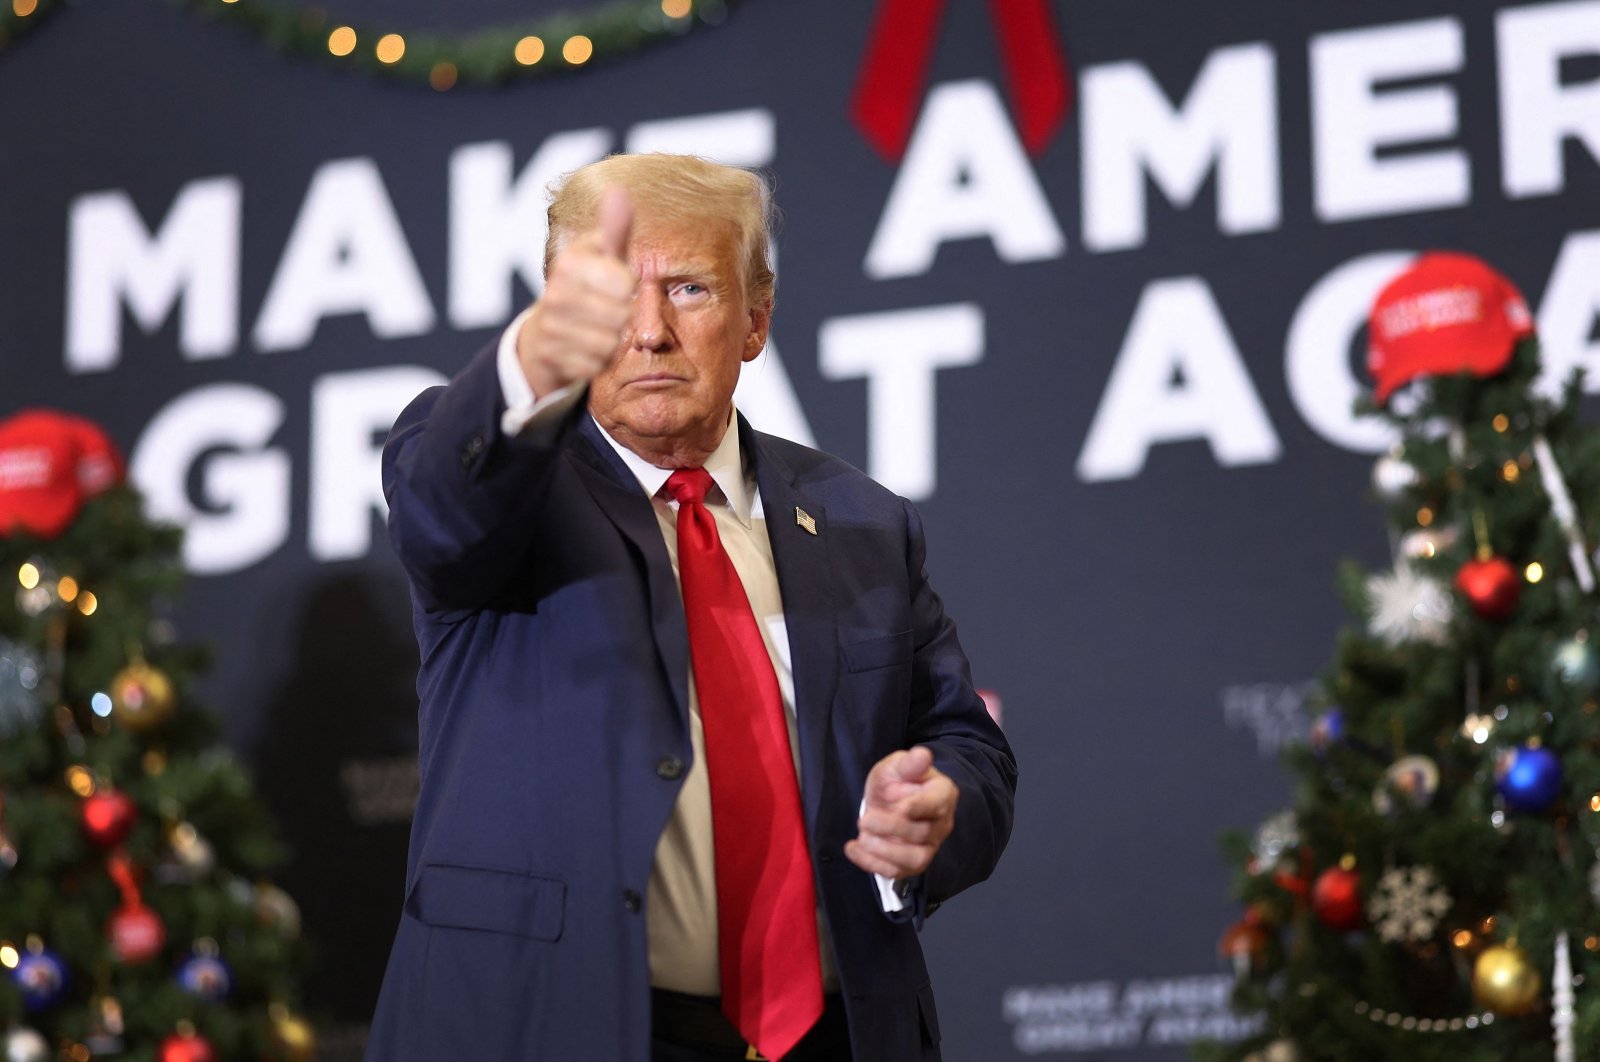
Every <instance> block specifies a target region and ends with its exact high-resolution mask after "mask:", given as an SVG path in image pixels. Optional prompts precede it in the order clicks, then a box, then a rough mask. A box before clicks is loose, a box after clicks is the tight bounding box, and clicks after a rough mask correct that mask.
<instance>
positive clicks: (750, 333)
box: [589, 216, 772, 466]
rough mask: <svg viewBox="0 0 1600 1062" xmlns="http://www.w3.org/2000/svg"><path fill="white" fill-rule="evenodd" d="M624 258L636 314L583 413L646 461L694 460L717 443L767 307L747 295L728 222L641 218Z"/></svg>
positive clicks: (756, 348)
mask: <svg viewBox="0 0 1600 1062" xmlns="http://www.w3.org/2000/svg"><path fill="white" fill-rule="evenodd" d="M627 258H628V264H629V266H630V267H631V268H632V269H633V272H634V274H635V275H636V276H637V277H638V278H639V292H638V296H637V298H636V300H635V304H634V312H633V319H632V321H631V322H630V323H629V326H628V328H627V330H626V331H624V332H623V334H622V344H621V348H620V349H619V350H618V352H617V357H616V360H615V361H613V362H612V363H611V364H610V365H609V366H608V367H607V368H606V370H605V371H604V372H602V373H600V375H598V376H596V377H595V378H594V380H593V381H591V383H590V385H589V409H590V411H591V412H592V413H593V414H594V417H595V419H596V420H597V421H599V422H600V425H601V426H602V427H604V428H605V429H606V430H607V431H608V432H610V433H611V435H612V436H613V437H614V438H615V439H616V440H617V441H618V442H620V443H622V444H623V445H624V446H626V447H628V448H629V449H630V450H633V451H634V452H636V453H639V454H640V455H641V456H643V457H645V458H646V459H652V460H655V462H656V463H657V464H660V465H663V466H668V465H672V464H678V463H688V464H699V463H700V462H701V461H703V460H704V458H705V457H706V456H707V455H709V453H710V452H711V451H712V450H714V449H715V448H716V445H717V443H718V442H720V441H721V439H722V434H723V432H724V431H725V430H726V428H727V426H728V416H729V412H730V410H731V408H732V402H733V389H734V385H736V384H737V383H738V382H739V366H740V365H741V364H742V363H744V362H746V361H749V360H751V359H752V358H754V357H755V356H756V355H758V354H760V353H761V349H762V347H763V346H765V344H766V341H767V327H768V325H769V324H770V322H771V317H772V308H771V306H770V305H766V306H752V305H751V304H750V302H749V299H748V297H747V296H746V294H745V291H744V283H743V276H744V268H743V263H742V262H741V261H739V259H738V255H737V245H736V243H735V240H734V229H733V226H732V225H731V224H727V223H716V222H706V223H703V224H681V223H680V224H671V223H654V222H652V221H651V220H650V218H649V217H648V216H644V217H639V218H636V219H635V221H634V226H633V231H632V236H631V237H630V239H629V241H628V249H627ZM696 455H698V456H696Z"/></svg>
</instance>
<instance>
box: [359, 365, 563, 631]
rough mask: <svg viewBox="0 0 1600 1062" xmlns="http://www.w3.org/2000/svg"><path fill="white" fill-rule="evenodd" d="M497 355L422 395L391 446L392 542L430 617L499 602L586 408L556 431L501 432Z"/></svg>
mask: <svg viewBox="0 0 1600 1062" xmlns="http://www.w3.org/2000/svg"><path fill="white" fill-rule="evenodd" d="M495 355H496V348H495V347H494V346H493V345H491V346H489V347H487V348H486V349H484V350H483V351H480V352H479V353H478V355H477V356H475V357H474V358H473V359H472V361H471V362H470V363H468V365H467V367H466V368H465V369H463V370H462V371H461V373H460V374H459V375H457V376H456V378H455V379H454V380H452V381H451V382H450V383H449V384H448V385H446V386H444V387H433V388H429V389H428V390H426V391H424V392H423V393H422V394H420V395H418V396H417V398H416V399H414V400H413V401H412V402H411V404H410V405H409V406H407V407H406V408H405V410H404V411H403V412H402V413H401V414H400V417H399V419H398V420H397V421H396V422H395V425H394V428H393V429H392V430H391V431H390V433H389V438H388V441H387V442H385V444H384V447H383V494H384V498H385V499H386V500H387V501H388V503H389V540H390V541H391V542H392V543H393V545H394V549H395V553H396V554H397V555H398V556H399V558H400V562H401V564H402V565H404V567H405V569H406V573H407V574H408V575H409V576H410V577H411V582H412V585H413V586H414V587H415V588H416V590H417V592H418V595H419V597H420V599H421V600H422V602H423V603H424V605H425V606H426V607H428V608H429V609H430V610H435V611H442V610H448V609H457V608H475V607H478V606H481V605H483V604H485V603H486V602H488V601H489V600H491V599H492V598H493V597H494V596H495V594H496V593H497V592H498V590H499V589H500V588H501V587H503V586H504V585H505V581H506V576H507V575H508V574H509V573H510V572H511V571H512V570H513V569H514V568H515V567H516V566H517V565H518V564H519V563H520V562H521V561H522V559H523V556H524V553H525V551H526V549H527V544H528V542H529V540H530V538H531V536H530V535H529V533H528V529H529V528H530V527H533V526H534V521H536V520H537V519H538V514H539V510H540V507H541V506H542V504H543V502H544V499H545V497H546V494H547V491H546V487H547V486H548V484H549V481H550V478H551V476H552V475H553V474H554V471H555V468H556V464H557V462H558V461H559V447H560V443H561V440H562V439H563V438H564V436H565V434H566V433H567V432H568V431H570V430H571V428H572V426H573V424H574V423H576V419H577V417H579V416H582V415H583V408H584V403H583V402H578V403H576V404H575V405H574V407H573V409H572V410H571V411H570V412H569V413H568V414H567V415H566V416H565V417H563V418H562V419H561V420H560V422H559V423H556V424H553V425H551V426H550V427H549V429H548V430H544V431H534V432H525V433H523V434H521V435H517V436H508V435H506V434H505V433H504V432H502V431H501V428H500V420H501V415H502V414H503V413H504V412H505V399H504V397H503V395H502V392H501V387H500V380H499V375H498V372H497V366H496V358H495Z"/></svg>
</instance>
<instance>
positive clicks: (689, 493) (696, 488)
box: [667, 468, 711, 505]
mask: <svg viewBox="0 0 1600 1062" xmlns="http://www.w3.org/2000/svg"><path fill="white" fill-rule="evenodd" d="M710 489H711V473H710V472H707V471H706V470H705V469H703V468H680V469H678V470H677V471H676V472H674V473H673V474H672V475H670V476H668V477H667V493H668V494H670V495H672V497H673V498H674V499H675V500H676V501H677V503H678V504H679V505H698V504H700V503H701V502H703V501H705V497H706V491H708V490H710Z"/></svg>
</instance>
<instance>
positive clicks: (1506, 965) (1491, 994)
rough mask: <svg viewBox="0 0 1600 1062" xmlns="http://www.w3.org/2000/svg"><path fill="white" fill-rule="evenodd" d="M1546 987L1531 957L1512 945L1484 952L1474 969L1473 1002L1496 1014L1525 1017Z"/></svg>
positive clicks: (1499, 945) (1499, 946)
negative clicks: (1529, 959) (1521, 1015)
mask: <svg viewBox="0 0 1600 1062" xmlns="http://www.w3.org/2000/svg"><path fill="white" fill-rule="evenodd" d="M1543 987H1544V985H1543V979H1542V978H1540V976H1539V971H1538V969H1537V968H1535V967H1534V965H1533V963H1531V962H1529V961H1528V953H1527V952H1525V951H1523V950H1522V949H1521V948H1519V947H1516V946H1514V945H1511V944H1496V945H1494V946H1493V947H1490V948H1485V949H1484V950H1483V954H1482V955H1479V956H1478V961H1477V963H1476V964H1475V965H1474V966H1473V967H1472V994H1473V996H1474V998H1476V999H1477V1001H1478V1002H1479V1003H1480V1004H1481V1005H1483V1006H1485V1007H1487V1008H1488V1009H1490V1010H1492V1011H1494V1012H1495V1013H1496V1014H1504V1015H1507V1016H1510V1017H1515V1016H1516V1015H1518V1014H1526V1013H1527V1012H1528V1011H1530V1010H1532V1009H1533V1008H1534V1005H1535V1004H1537V1003H1538V1002H1539V991H1540V989H1541V988H1543Z"/></svg>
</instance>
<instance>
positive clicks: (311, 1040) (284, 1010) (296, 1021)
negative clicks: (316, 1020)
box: [271, 1004, 317, 1062]
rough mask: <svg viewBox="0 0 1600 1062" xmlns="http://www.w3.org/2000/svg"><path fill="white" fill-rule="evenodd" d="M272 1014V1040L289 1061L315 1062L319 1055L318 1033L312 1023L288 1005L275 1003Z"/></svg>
mask: <svg viewBox="0 0 1600 1062" xmlns="http://www.w3.org/2000/svg"><path fill="white" fill-rule="evenodd" d="M271 1014H272V1042H273V1043H274V1044H275V1045H277V1047H278V1049H279V1051H281V1052H282V1057H283V1058H284V1059H286V1060H287V1062H313V1060H314V1059H315V1058H316V1057H317V1034H316V1033H315V1032H314V1031H313V1030H312V1028H311V1024H310V1023H309V1022H307V1021H306V1020H305V1019H304V1018H302V1017H300V1016H299V1015H298V1014H294V1013H292V1012H291V1011H290V1010H289V1008H288V1007H285V1006H283V1005H282V1004H275V1005H274V1006H273V1007H272V1010H271Z"/></svg>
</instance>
